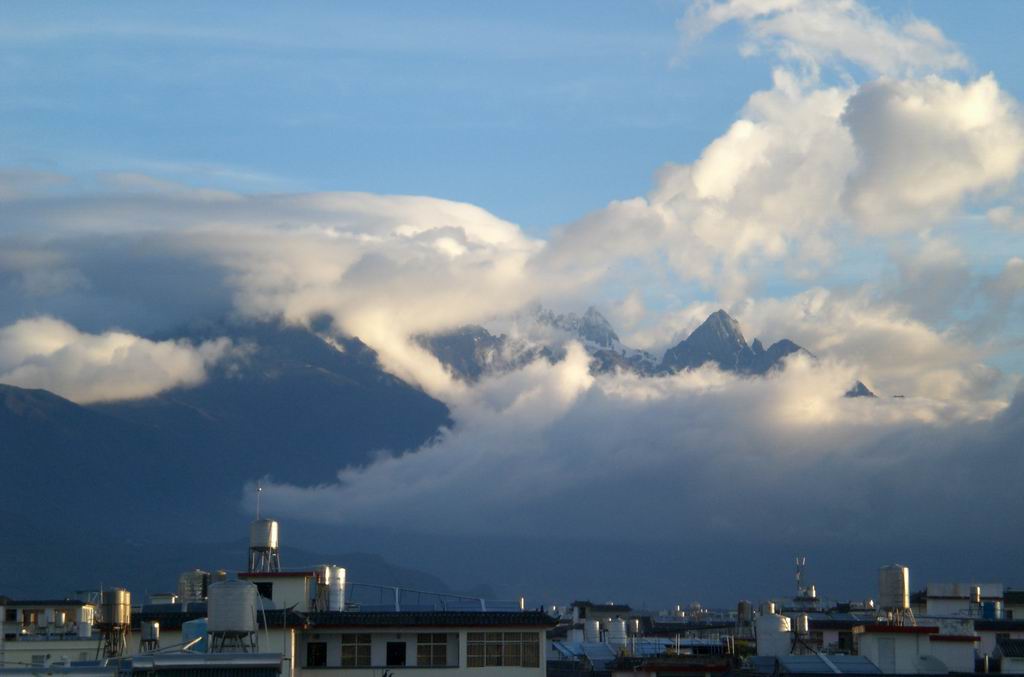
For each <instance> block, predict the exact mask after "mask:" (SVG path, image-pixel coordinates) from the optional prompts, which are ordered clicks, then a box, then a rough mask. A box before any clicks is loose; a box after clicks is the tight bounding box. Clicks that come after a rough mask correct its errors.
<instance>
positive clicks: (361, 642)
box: [341, 635, 370, 668]
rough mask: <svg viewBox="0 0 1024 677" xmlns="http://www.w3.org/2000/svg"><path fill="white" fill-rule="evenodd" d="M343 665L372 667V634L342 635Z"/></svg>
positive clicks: (344, 666) (347, 666)
mask: <svg viewBox="0 0 1024 677" xmlns="http://www.w3.org/2000/svg"><path fill="white" fill-rule="evenodd" d="M341 667H343V668H368V667H370V636H369V635H342V636H341Z"/></svg>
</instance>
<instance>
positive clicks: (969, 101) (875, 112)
mask: <svg viewBox="0 0 1024 677" xmlns="http://www.w3.org/2000/svg"><path fill="white" fill-rule="evenodd" d="M843 122H844V124H845V125H846V126H847V127H849V129H850V133H851V134H852V136H853V139H854V143H855V144H856V148H857V153H858V157H859V164H858V167H857V170H856V171H855V173H854V174H853V175H852V176H851V178H850V184H849V187H848V190H847V193H846V196H845V197H846V200H847V202H848V205H849V208H850V211H851V213H852V215H853V216H854V218H856V219H857V220H858V222H859V223H860V224H861V225H862V226H863V227H864V228H866V229H868V230H873V231H886V230H894V229H899V228H901V227H907V226H910V227H914V226H916V227H922V226H924V227H927V226H930V225H933V224H935V223H937V222H941V221H942V220H943V219H944V218H945V217H947V216H948V215H949V214H950V213H951V212H952V211H953V210H954V209H955V208H956V207H957V206H958V205H959V204H960V203H961V202H962V201H963V200H964V198H965V197H967V196H969V195H973V194H977V193H979V192H981V191H984V190H990V189H994V188H998V187H1000V186H1006V185H1009V183H1010V182H1011V181H1012V180H1013V179H1014V178H1016V177H1017V175H1018V174H1019V173H1020V169H1021V163H1022V161H1024V127H1022V122H1021V117H1020V114H1019V111H1018V109H1017V105H1016V102H1015V101H1013V100H1012V99H1011V98H1010V97H1009V96H1008V95H1007V94H1006V93H1005V92H1002V91H1001V90H1000V89H999V85H998V84H997V83H996V81H995V78H993V77H992V76H991V75H986V76H984V77H982V78H980V79H978V80H975V81H974V82H970V83H967V84H960V83H957V82H950V81H948V80H942V79H940V78H938V77H935V76H928V77H927V78H925V79H923V80H916V81H914V80H904V81H889V80H880V81H877V82H873V83H869V84H867V85H864V86H863V87H861V88H860V90H859V91H858V92H857V93H856V94H855V95H854V96H852V97H851V98H850V100H849V103H848V105H847V108H846V112H845V113H844V115H843Z"/></svg>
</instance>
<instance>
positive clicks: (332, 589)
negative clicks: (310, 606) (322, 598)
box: [327, 567, 345, 611]
mask: <svg viewBox="0 0 1024 677" xmlns="http://www.w3.org/2000/svg"><path fill="white" fill-rule="evenodd" d="M327 608H328V609H330V610H331V611H344V610H345V567H334V570H333V571H331V580H330V583H329V585H328V596H327Z"/></svg>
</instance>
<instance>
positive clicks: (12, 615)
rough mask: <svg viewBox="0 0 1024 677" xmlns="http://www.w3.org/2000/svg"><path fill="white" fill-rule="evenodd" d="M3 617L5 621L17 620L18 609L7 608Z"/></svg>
mask: <svg viewBox="0 0 1024 677" xmlns="http://www.w3.org/2000/svg"><path fill="white" fill-rule="evenodd" d="M4 619H5V620H7V621H10V622H12V623H13V622H14V621H16V620H18V610H17V609H7V611H6V613H5V614H4Z"/></svg>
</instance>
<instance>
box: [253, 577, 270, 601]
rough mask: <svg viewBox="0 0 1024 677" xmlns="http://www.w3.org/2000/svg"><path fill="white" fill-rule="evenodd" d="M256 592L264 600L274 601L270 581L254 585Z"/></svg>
mask: <svg viewBox="0 0 1024 677" xmlns="http://www.w3.org/2000/svg"><path fill="white" fill-rule="evenodd" d="M256 591H257V592H259V593H260V597H262V598H264V599H274V584H273V583H272V582H271V581H264V582H262V583H257V584H256Z"/></svg>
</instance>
